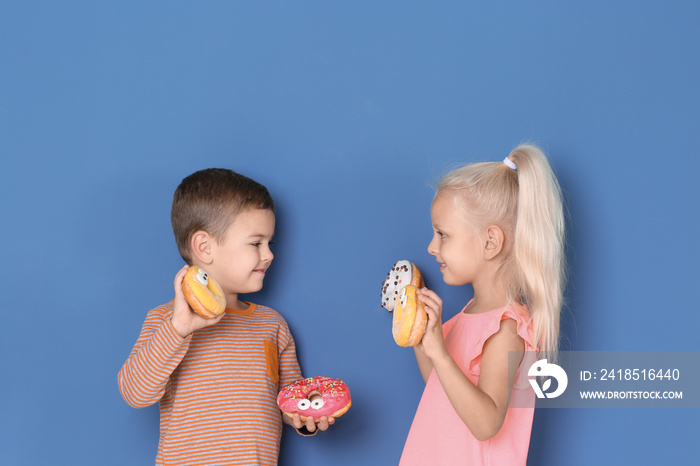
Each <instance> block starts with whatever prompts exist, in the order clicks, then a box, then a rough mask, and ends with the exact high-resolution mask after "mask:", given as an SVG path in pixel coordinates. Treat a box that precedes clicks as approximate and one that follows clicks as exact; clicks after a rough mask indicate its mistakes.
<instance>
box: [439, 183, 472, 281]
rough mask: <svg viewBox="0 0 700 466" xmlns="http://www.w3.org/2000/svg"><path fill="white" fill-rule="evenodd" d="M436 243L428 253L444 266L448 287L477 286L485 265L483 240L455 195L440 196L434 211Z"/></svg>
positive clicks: (444, 278) (442, 268)
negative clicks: (481, 270)
mask: <svg viewBox="0 0 700 466" xmlns="http://www.w3.org/2000/svg"><path fill="white" fill-rule="evenodd" d="M430 216H431V218H432V221H433V231H434V234H433V239H432V241H430V244H429V245H428V252H429V253H430V254H432V255H433V256H435V258H436V259H437V262H438V263H439V264H440V272H442V278H443V280H444V281H445V283H447V284H448V285H465V284H467V283H473V282H474V279H475V277H476V273H477V271H478V270H479V268H480V266H481V265H482V264H483V261H484V256H483V248H482V245H481V239H480V238H479V237H478V235H476V234H475V233H474V229H473V228H472V226H471V225H470V224H469V222H468V221H467V218H466V215H465V213H464V206H463V205H462V203H461V202H459V201H458V200H457V197H456V196H455V195H453V194H439V195H438V196H436V197H435V199H434V200H433V204H432V206H431V207H430Z"/></svg>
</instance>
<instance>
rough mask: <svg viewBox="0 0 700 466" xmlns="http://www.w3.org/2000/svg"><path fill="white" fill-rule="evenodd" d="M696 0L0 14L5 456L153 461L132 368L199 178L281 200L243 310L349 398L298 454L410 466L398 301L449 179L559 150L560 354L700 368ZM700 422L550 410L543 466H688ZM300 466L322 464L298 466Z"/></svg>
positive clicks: (124, 5)
mask: <svg viewBox="0 0 700 466" xmlns="http://www.w3.org/2000/svg"><path fill="white" fill-rule="evenodd" d="M699 5H700V4H698V3H697V2H691V1H688V2H682V1H677V2H651V1H641V2H640V1H634V2H633V1H615V2H607V1H606V2H602V1H593V2H585V3H584V2H578V3H574V2H555V1H551V2H543V1H530V2H517V3H516V2H512V3H510V2H430V3H429V2H417V1H405V2H387V1H373V2H348V1H338V2H242V1H226V2H223V1H206V2H183V1H170V2H118V3H117V2H88V1H67V2H52V3H49V2H44V3H43V4H41V5H39V4H35V3H34V2H3V3H2V5H1V6H0V157H1V159H2V162H1V165H0V215H1V224H2V229H1V230H0V242H1V244H2V253H3V262H4V265H3V267H2V271H0V284H1V285H0V286H1V287H2V302H3V310H2V337H0V364H1V366H0V464H7V465H10V464H12V465H24V464H27V465H29V464H70V465H77V464H81V465H82V464H85V465H93V464H101V465H125V464H152V463H153V459H154V456H155V451H156V446H157V438H158V408H157V406H153V407H151V408H147V409H144V410H136V409H133V408H130V407H128V406H127V405H126V403H125V402H124V401H123V400H122V399H121V396H120V394H119V391H118V387H117V372H118V370H119V368H120V367H121V365H122V363H123V362H124V360H125V359H126V357H127V355H128V354H129V351H130V350H131V347H132V345H133V343H134V341H135V340H136V337H137V336H138V333H139V331H140V328H141V324H142V322H143V319H144V317H145V314H146V311H147V310H148V309H150V308H151V307H154V306H156V305H158V304H160V303H162V302H165V301H168V300H169V299H171V297H172V293H173V292H172V279H173V276H174V275H175V273H176V272H177V270H178V269H179V268H180V267H181V265H182V263H181V259H180V258H179V255H178V254H177V250H176V247H175V242H174V240H173V238H172V232H171V228H170V222H169V210H170V202H171V199H172V193H173V190H174V189H175V187H176V186H177V185H178V183H179V182H180V180H181V179H182V178H183V177H184V176H186V175H188V174H190V173H191V172H193V171H195V170H198V169H202V168H207V167H228V168H232V169H235V170H237V171H240V172H241V173H244V174H246V175H248V176H250V177H252V178H254V179H256V180H258V181H260V182H262V183H263V184H265V185H267V186H268V187H269V189H270V191H271V193H272V195H273V197H274V198H275V199H276V202H277V205H278V228H277V244H276V246H275V250H274V252H275V254H276V259H275V262H274V264H273V268H272V269H271V271H270V273H269V274H268V277H267V279H266V285H265V288H264V289H263V291H262V292H260V293H257V294H256V295H255V296H249V297H248V298H249V299H252V300H257V301H259V302H262V303H265V304H268V305H270V306H272V307H274V308H276V309H278V310H279V311H280V312H281V313H282V314H283V315H284V316H285V317H286V319H287V320H288V322H289V325H290V327H291V329H292V331H293V333H294V334H295V337H296V339H297V344H298V352H299V359H300V362H301V365H302V369H303V371H304V373H305V374H306V375H329V376H333V377H339V378H343V379H344V380H345V381H346V382H347V383H348V385H349V386H350V388H351V390H352V393H353V401H354V404H353V407H352V409H351V410H350V411H349V412H348V413H347V414H346V415H345V416H344V417H342V418H340V419H339V420H338V422H337V424H336V425H335V426H334V427H333V428H332V429H331V430H330V431H329V432H326V433H323V434H322V435H318V436H316V437H313V438H302V437H299V436H297V435H296V434H295V433H294V432H293V431H292V430H290V429H287V430H286V432H285V434H284V437H283V443H282V453H281V460H280V463H281V464H283V465H296V464H304V463H305V464H323V463H324V462H325V463H327V464H337V465H357V464H366V465H390V464H396V463H397V462H398V459H399V456H400V454H401V450H402V448H403V442H404V440H405V438H406V434H407V433H408V429H409V427H410V424H411V420H412V418H413V414H414V412H415V408H416V406H417V404H418V400H419V398H420V395H421V391H422V385H423V384H422V379H421V377H420V375H419V373H418V369H417V367H416V365H415V360H414V356H413V352H412V351H411V350H410V349H403V348H399V347H398V346H397V345H396V344H395V343H394V342H393V339H392V337H391V332H390V316H389V315H388V314H387V313H386V312H385V311H383V310H382V309H381V308H380V307H379V290H380V284H381V281H382V279H383V277H384V275H385V274H386V272H387V271H388V269H389V267H390V266H391V265H392V263H393V262H394V261H396V260H398V259H403V258H406V259H411V260H413V261H414V262H416V263H417V264H418V265H419V266H420V267H421V268H422V270H423V271H424V274H425V276H426V279H427V282H428V284H429V285H430V286H431V287H432V288H433V289H435V290H436V291H437V292H438V293H439V294H440V295H441V296H442V297H443V298H444V300H445V312H444V313H445V316H446V317H451V316H452V315H454V314H455V313H456V312H458V311H459V310H460V308H461V307H462V306H463V304H464V303H465V302H466V300H467V299H468V298H469V297H470V293H471V289H470V288H469V287H463V288H452V287H448V286H447V285H445V284H444V283H443V282H442V280H441V276H440V273H439V271H438V269H437V266H436V264H435V262H434V259H433V257H432V256H430V255H429V254H428V253H427V252H426V247H427V244H428V242H429V240H430V237H431V234H432V231H431V226H430V217H429V206H430V201H431V198H432V195H433V190H432V188H431V187H430V185H431V183H433V182H435V181H436V180H437V179H438V178H439V176H440V175H441V174H442V173H444V172H445V171H446V170H448V169H450V168H452V167H454V166H455V165H456V164H459V163H464V162H469V161H481V160H502V159H503V158H504V157H505V156H506V155H507V154H508V152H509V151H510V150H511V149H512V148H513V147H514V146H516V145H517V144H518V143H520V142H523V141H532V142H535V143H537V144H540V145H541V146H542V147H543V148H544V149H545V151H546V152H547V153H548V154H549V156H550V159H551V163H552V166H553V167H554V169H555V171H556V173H557V175H558V176H559V179H560V182H561V184H562V186H563V189H564V191H565V196H566V202H567V208H568V211H569V215H570V219H569V237H568V247H567V252H568V259H569V263H570V280H569V283H568V288H567V300H568V307H567V308H566V309H565V310H564V314H563V334H564V335H563V336H564V339H565V341H564V343H563V347H562V349H565V350H577V351H586V350H598V351H616V350H631V351H636V350H645V351H656V350H666V351H675V350H698V337H697V331H698V328H699V327H700V317H699V315H698V313H697V287H698V278H700V274H698V266H697V259H698V257H700V255H699V254H698V253H699V252H700V251H699V247H698V238H699V237H700V221H699V216H698V207H697V201H698V199H699V198H700V196H699V194H700V188H699V187H698V170H699V169H700V162H699V160H700V158H699V156H698V144H697V133H698V128H700V110H699V105H698V104H699V103H700V99H699V97H700V95H699V94H700V91H699V89H700V86H698V83H699V82H700V54H699V53H698V50H699V46H700V39H699V34H698V29H697V18H698V17H699V16H700V6H699ZM699 433H700V426H699V421H698V412H697V410H674V409H665V410H661V409H638V410H630V409H591V410H581V409H556V410H555V409H551V410H547V409H544V410H538V411H537V413H536V415H535V423H534V426H533V438H532V442H531V448H530V458H529V460H530V461H529V462H530V463H531V464H537V465H561V464H569V465H588V464H600V463H602V464H657V463H660V462H663V463H664V464H689V463H693V464H696V463H695V462H696V461H697V458H698V457H700V447H699V446H698V445H699V444H698V442H697V438H698V434H699ZM302 458H303V461H302Z"/></svg>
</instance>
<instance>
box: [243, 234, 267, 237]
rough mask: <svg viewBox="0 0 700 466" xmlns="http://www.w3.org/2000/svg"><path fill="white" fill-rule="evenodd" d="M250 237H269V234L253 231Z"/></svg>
mask: <svg viewBox="0 0 700 466" xmlns="http://www.w3.org/2000/svg"><path fill="white" fill-rule="evenodd" d="M248 238H267V235H264V234H262V233H251V234H250V235H248Z"/></svg>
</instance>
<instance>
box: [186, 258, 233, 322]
mask: <svg viewBox="0 0 700 466" xmlns="http://www.w3.org/2000/svg"><path fill="white" fill-rule="evenodd" d="M182 292H183V293H184V295H185V299H187V302H188V303H189V305H190V307H191V308H192V310H193V311H194V312H196V313H197V314H199V315H200V316H202V317H204V318H205V319H213V318H214V317H216V316H218V315H219V314H221V313H222V312H224V311H225V310H226V298H225V297H224V290H222V289H221V286H219V284H218V283H216V281H215V280H214V279H213V278H212V277H210V276H209V275H208V274H207V273H206V272H205V271H204V269H202V268H200V267H197V266H196V265H193V266H192V267H190V268H189V269H187V273H186V274H185V278H183V280H182Z"/></svg>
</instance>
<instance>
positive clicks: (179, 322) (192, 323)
mask: <svg viewBox="0 0 700 466" xmlns="http://www.w3.org/2000/svg"><path fill="white" fill-rule="evenodd" d="M189 268H190V266H189V265H186V266H184V267H183V268H181V269H180V271H179V272H178V273H177V275H175V281H174V286H175V303H174V305H173V316H172V317H171V318H170V323H171V324H172V325H173V327H174V328H175V331H177V333H178V334H179V335H180V336H181V337H182V338H187V336H188V335H189V334H190V333H192V332H194V331H195V330H199V329H200V328H204V327H208V326H210V325H214V324H216V323H217V322H219V321H220V320H221V319H222V318H223V317H224V314H226V313H225V312H222V313H221V314H219V315H218V316H216V317H215V318H213V319H205V318H204V317H202V316H200V315H199V314H197V313H196V312H194V311H193V310H192V308H191V307H190V305H189V304H188V303H187V299H185V294H184V293H183V292H182V280H183V279H184V278H185V274H186V273H187V269H189Z"/></svg>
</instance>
